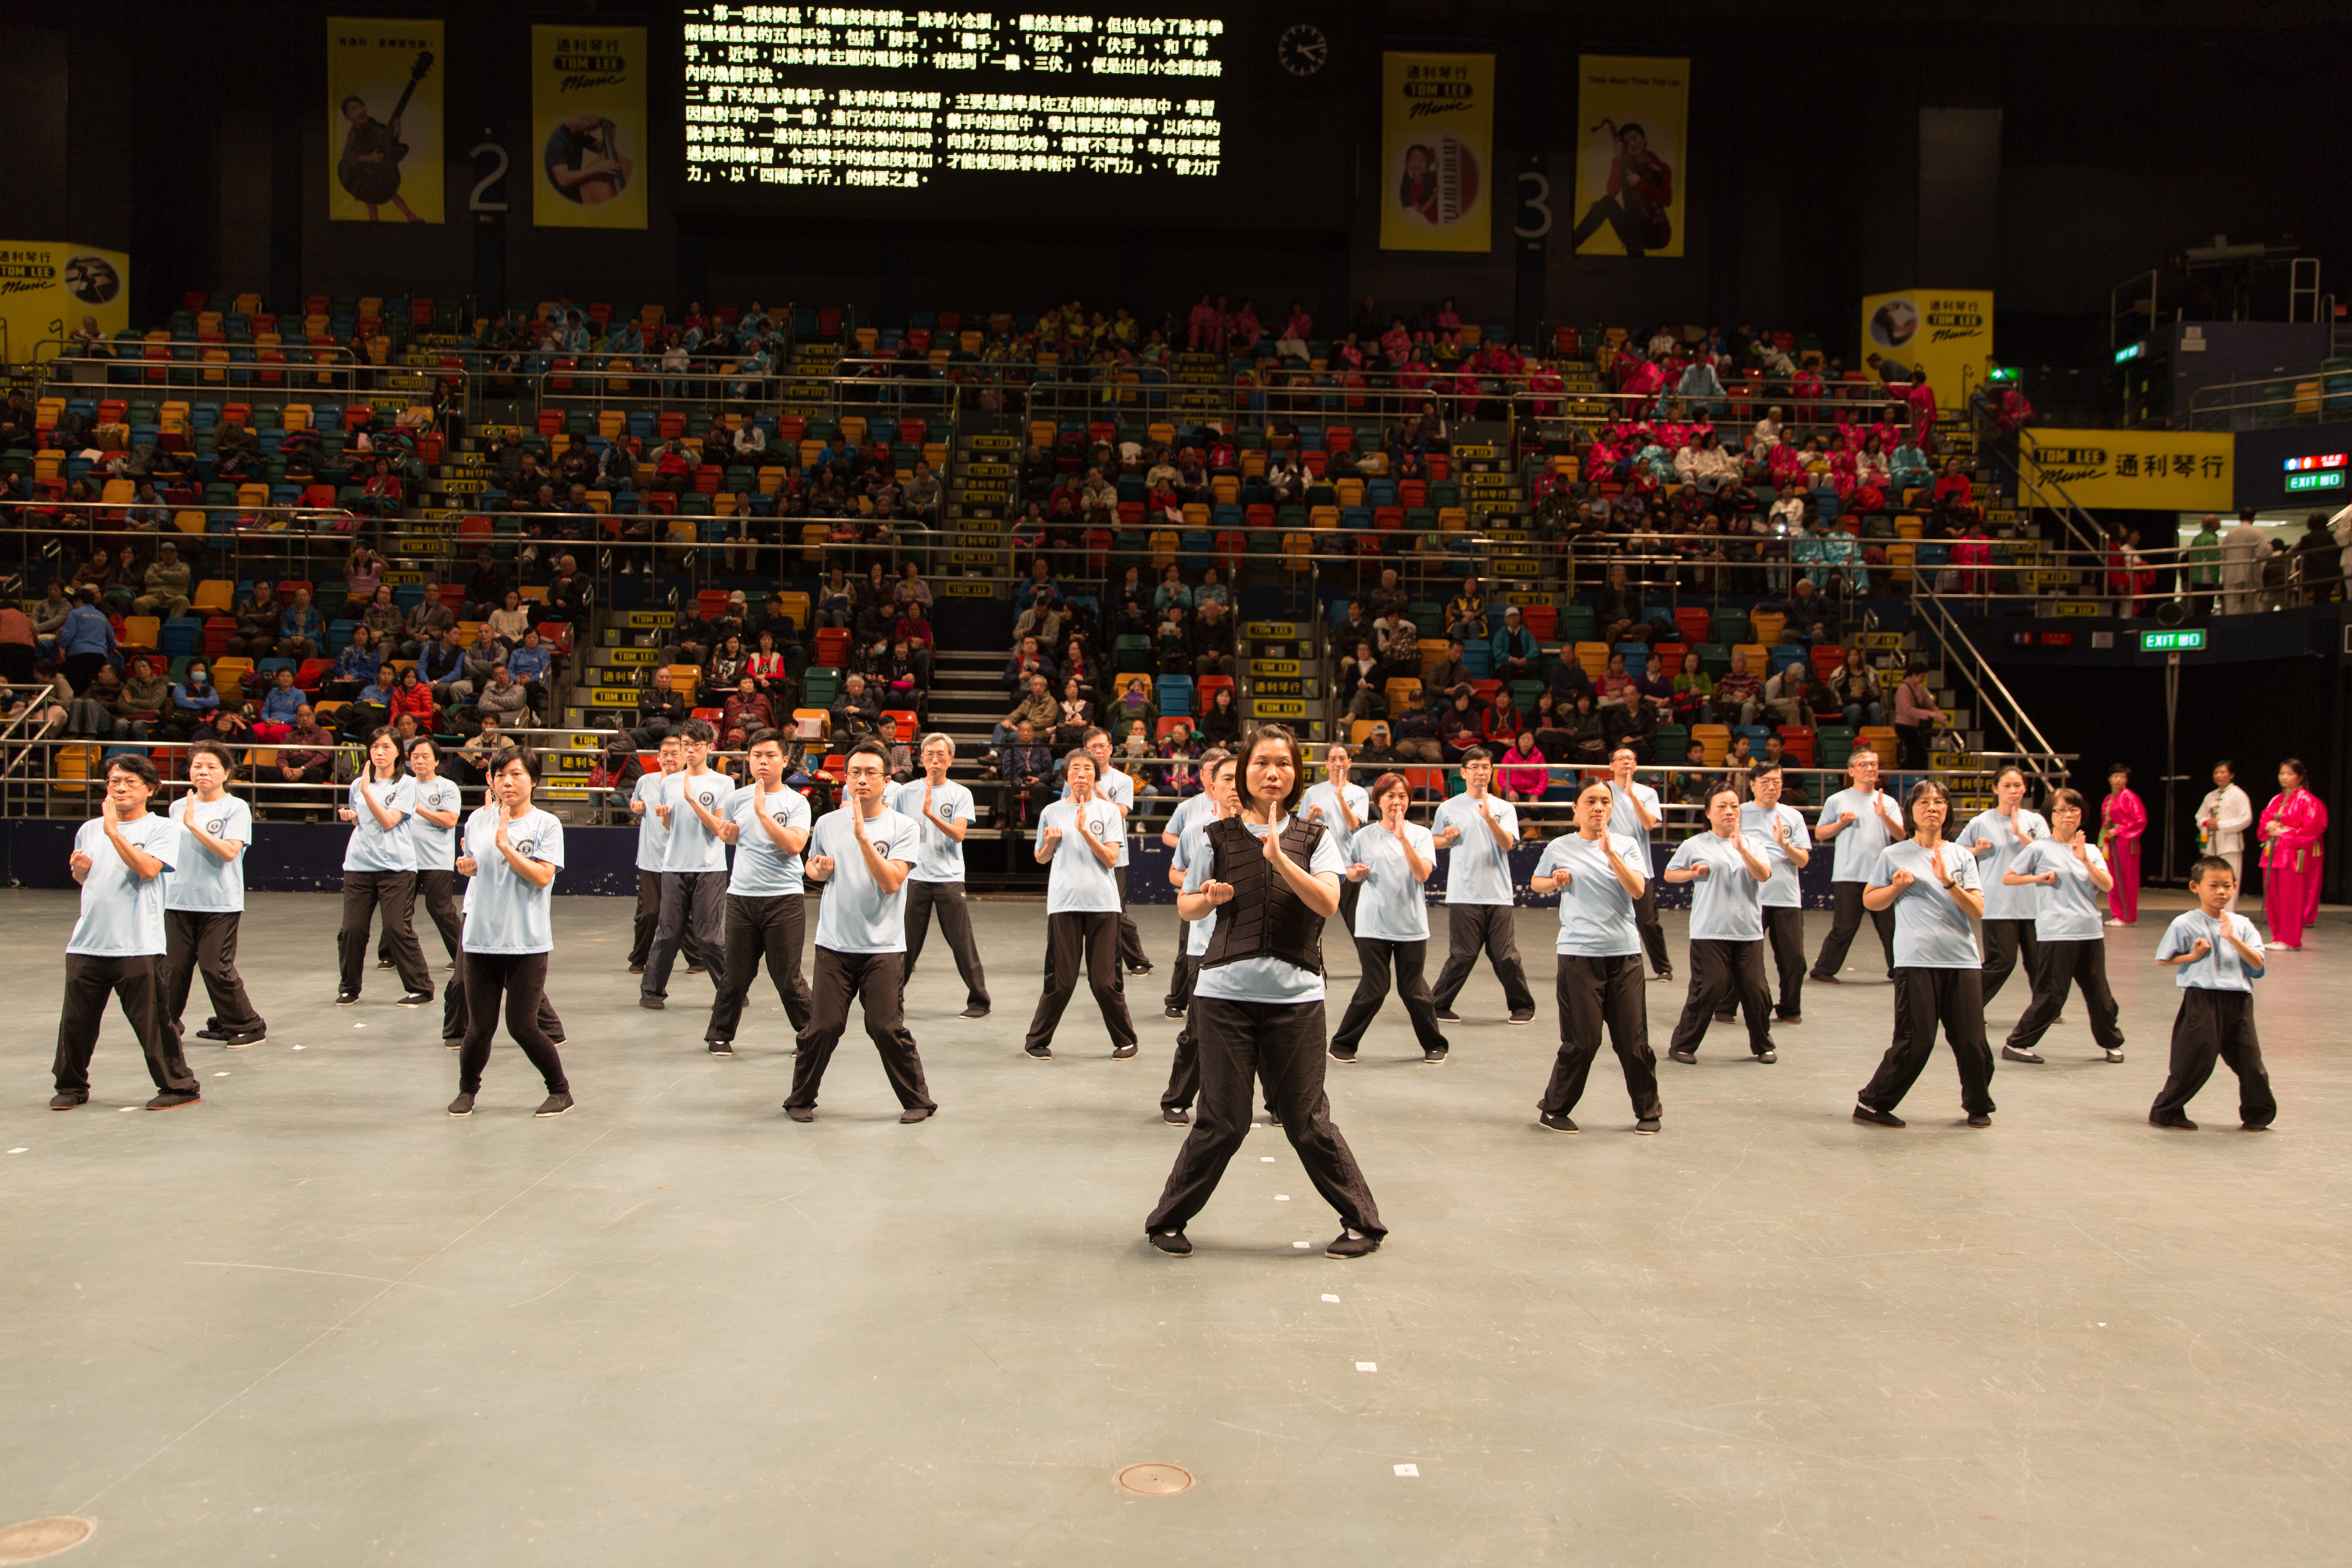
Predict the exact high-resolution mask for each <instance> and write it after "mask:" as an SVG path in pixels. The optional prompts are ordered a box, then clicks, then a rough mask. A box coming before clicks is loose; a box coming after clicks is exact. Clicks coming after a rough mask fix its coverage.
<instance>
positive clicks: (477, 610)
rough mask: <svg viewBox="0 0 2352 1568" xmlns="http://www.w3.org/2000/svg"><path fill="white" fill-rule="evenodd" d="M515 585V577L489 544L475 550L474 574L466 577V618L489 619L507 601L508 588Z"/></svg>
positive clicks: (473, 619)
mask: <svg viewBox="0 0 2352 1568" xmlns="http://www.w3.org/2000/svg"><path fill="white" fill-rule="evenodd" d="M513 586H514V578H513V577H512V576H511V575H509V574H508V572H507V569H506V568H505V567H503V566H501V565H499V563H498V560H497V558H496V557H494V556H493V555H492V554H491V553H490V551H489V547H488V545H484V546H483V547H482V548H481V549H480V550H478V551H476V552H474V572H473V575H471V576H469V577H467V579H466V619H467V620H469V621H483V620H488V619H489V616H490V612H491V611H492V610H495V609H497V608H499V606H500V605H504V604H505V603H506V602H507V590H509V588H512V587H513Z"/></svg>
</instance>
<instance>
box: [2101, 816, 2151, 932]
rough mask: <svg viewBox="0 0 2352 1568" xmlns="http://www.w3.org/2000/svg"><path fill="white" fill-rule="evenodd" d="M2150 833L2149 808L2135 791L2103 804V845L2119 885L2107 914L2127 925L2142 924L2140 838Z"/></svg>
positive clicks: (2111, 895) (2110, 898) (2112, 892)
mask: <svg viewBox="0 0 2352 1568" xmlns="http://www.w3.org/2000/svg"><path fill="white" fill-rule="evenodd" d="M2146 832H2147V807H2146V806H2144V805H2141V804H2140V803H2139V796H2137V795H2134V794H2132V792H2131V791H2129V790H2127V789H2125V790H2117V791H2116V793H2115V794H2113V795H2109V796H2107V798H2106V799H2105V800H2103V801H2101V802H2100V803H2099V842H2100V847H2102V848H2103V849H2105V851H2106V855H2107V869H2108V870H2110V871H2112V872H2114V873H2115V878H2116V885H2115V887H2114V888H2113V889H2110V890H2109V892H2108V893H2107V911H2108V913H2110V914H2112V915H2114V916H2115V917H2116V919H2117V920H2119V921H2123V922H2124V924H2126V925H2137V924H2138V923H2139V837H2140V835H2141V834H2143V833H2146Z"/></svg>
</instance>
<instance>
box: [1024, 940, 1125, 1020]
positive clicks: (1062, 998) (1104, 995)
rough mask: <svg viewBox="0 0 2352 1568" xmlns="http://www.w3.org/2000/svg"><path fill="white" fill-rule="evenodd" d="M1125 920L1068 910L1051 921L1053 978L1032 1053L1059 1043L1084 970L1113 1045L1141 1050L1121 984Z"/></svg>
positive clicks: (1048, 946)
mask: <svg viewBox="0 0 2352 1568" xmlns="http://www.w3.org/2000/svg"><path fill="white" fill-rule="evenodd" d="M1123 918H1124V917H1123V916H1121V915H1120V914H1118V912H1117V911H1116V910H1063V911H1062V912H1061V913H1060V914H1057V915H1048V916H1046V917H1045V953H1046V959H1047V962H1048V963H1050V964H1051V965H1052V969H1051V973H1052V978H1051V979H1049V980H1048V981H1047V982H1046V983H1045V990H1044V991H1043V992H1041V993H1040V994H1038V997H1037V1011H1036V1014H1035V1015H1034V1016H1032V1017H1031V1018H1030V1020H1029V1037H1028V1039H1027V1040H1026V1041H1025V1042H1024V1045H1025V1047H1027V1048H1029V1049H1032V1050H1034V1049H1035V1048H1036V1047H1040V1046H1050V1045H1052V1044H1053V1043H1054V1030H1055V1026H1058V1025H1059V1024H1060V1023H1061V1021H1062V1010H1063V1009H1064V1008H1066V1007H1067V1006H1068V1005H1070V997H1071V996H1072V994H1075V993H1076V990H1077V988H1078V973H1079V971H1080V969H1081V968H1083V969H1084V970H1085V972H1086V976H1087V984H1088V985H1089V986H1090V987H1092V988H1093V990H1094V994H1095V1005H1096V1006H1097V1007H1100V1008H1101V1009H1102V1016H1103V1024H1104V1026H1106V1027H1108V1029H1109V1030H1110V1038H1111V1044H1112V1045H1114V1046H1118V1047H1127V1046H1131V1045H1133V1044H1135V1022H1134V1020H1133V1019H1131V1018H1130V1017H1129V1016H1128V1012H1127V994H1126V993H1125V992H1124V991H1122V990H1121V989H1120V988H1119V984H1118V963H1119V953H1118V937H1119V927H1118V922H1119V921H1120V920H1122V919H1123Z"/></svg>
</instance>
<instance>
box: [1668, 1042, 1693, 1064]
mask: <svg viewBox="0 0 2352 1568" xmlns="http://www.w3.org/2000/svg"><path fill="white" fill-rule="evenodd" d="M1666 1055H1667V1057H1668V1058H1671V1059H1672V1060H1675V1061H1678V1062H1680V1063H1682V1064H1683V1065H1684V1066H1685V1067H1689V1066H1691V1065H1693V1064H1694V1063H1696V1061H1697V1060H1698V1053H1697V1052H1696V1051H1695V1050H1692V1049H1691V1048H1690V1047H1687V1046H1675V1047H1672V1048H1671V1049H1669V1050H1668V1051H1667V1052H1666Z"/></svg>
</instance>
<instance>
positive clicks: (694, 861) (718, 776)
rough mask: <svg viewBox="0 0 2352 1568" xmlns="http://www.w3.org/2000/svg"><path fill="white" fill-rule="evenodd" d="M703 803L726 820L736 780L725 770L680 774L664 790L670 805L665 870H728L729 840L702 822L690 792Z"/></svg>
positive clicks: (663, 858) (671, 778)
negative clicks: (689, 801) (688, 799)
mask: <svg viewBox="0 0 2352 1568" xmlns="http://www.w3.org/2000/svg"><path fill="white" fill-rule="evenodd" d="M689 789H691V790H693V791H694V797H695V798H696V799H697V800H698V801H700V802H701V803H702V809H703V810H705V811H707V812H709V813H710V814H711V815H712V816H716V817H719V818H720V819H722V820H723V819H724V818H725V817H726V816H727V806H728V803H729V802H730V801H732V800H733V799H734V798H735V781H734V780H732V779H730V778H729V777H728V776H727V775H726V774H725V773H698V774H687V773H677V774H673V775H672V776H671V777H670V779H669V781H668V787H667V788H666V789H665V790H663V791H662V804H663V805H667V806H668V807H670V814H669V842H668V843H667V844H666V845H664V846H663V847H662V869H663V870H665V871H724V870H725V869H727V840H725V839H724V838H721V837H719V835H717V834H716V833H713V832H711V831H710V829H709V828H708V827H705V826H703V825H702V818H700V817H698V816H695V814H694V810H693V808H692V807H691V806H689V805H687V804H686V792H687V791H688V790H689Z"/></svg>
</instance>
